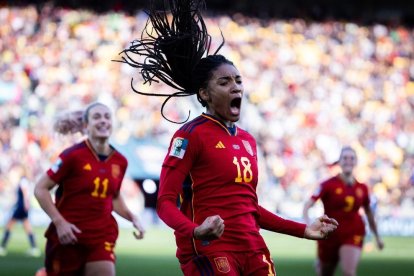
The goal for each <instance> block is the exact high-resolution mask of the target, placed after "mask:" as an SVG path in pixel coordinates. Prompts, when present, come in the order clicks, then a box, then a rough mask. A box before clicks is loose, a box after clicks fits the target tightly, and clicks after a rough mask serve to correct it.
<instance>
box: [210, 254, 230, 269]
mask: <svg viewBox="0 0 414 276" xmlns="http://www.w3.org/2000/svg"><path fill="white" fill-rule="evenodd" d="M214 263H215V264H216V267H217V270H218V271H220V272H221V273H228V272H230V264H229V261H228V260H227V257H217V258H214Z"/></svg>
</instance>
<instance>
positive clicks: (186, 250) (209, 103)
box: [123, 1, 337, 276]
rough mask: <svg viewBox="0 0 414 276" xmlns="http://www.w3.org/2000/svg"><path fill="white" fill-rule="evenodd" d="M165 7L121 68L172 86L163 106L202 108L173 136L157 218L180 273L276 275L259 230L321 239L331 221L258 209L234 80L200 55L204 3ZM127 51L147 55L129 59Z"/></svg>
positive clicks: (224, 63)
mask: <svg viewBox="0 0 414 276" xmlns="http://www.w3.org/2000/svg"><path fill="white" fill-rule="evenodd" d="M169 3H170V8H171V16H170V15H169V14H168V12H167V11H165V10H164V11H154V10H152V11H150V12H149V20H150V22H149V24H147V27H149V26H153V29H151V30H144V33H145V37H144V36H143V37H142V39H141V40H136V41H134V42H133V43H132V45H131V47H130V48H128V49H126V50H124V51H123V53H124V55H123V62H126V63H128V64H130V65H131V66H134V67H136V68H141V74H142V76H143V78H144V80H145V81H148V82H151V81H156V80H155V78H158V79H159V80H161V81H163V82H165V83H166V84H168V85H170V86H171V87H173V88H175V89H178V90H179V92H176V93H172V94H170V95H161V96H165V97H167V98H166V101H168V100H169V99H170V98H171V97H174V96H188V95H194V94H196V95H197V99H198V101H199V102H200V103H201V104H202V105H203V106H204V107H206V112H205V113H203V114H201V115H200V116H199V117H197V118H195V119H194V120H192V121H190V122H187V123H186V124H184V125H183V126H182V127H181V128H180V129H179V130H178V131H177V132H176V133H175V134H174V136H173V137H172V139H171V143H170V147H169V149H168V153H167V155H166V157H165V160H164V163H163V165H162V171H161V176H160V190H159V197H158V202H157V211H158V214H159V216H160V218H161V219H162V220H163V221H164V222H165V223H166V224H167V225H169V226H170V227H172V228H173V229H174V230H175V236H176V243H177V246H178V250H177V257H178V259H179V261H180V264H181V269H182V271H183V273H184V274H185V275H222V274H225V275H266V276H268V275H275V270H274V265H273V261H272V259H271V257H270V254H269V251H268V249H267V246H266V244H265V242H264V240H263V238H262V236H261V235H260V233H259V230H260V228H262V229H267V230H270V231H274V232H279V233H285V234H288V235H293V236H297V237H301V238H308V239H323V238H326V237H327V235H328V234H329V233H330V232H332V231H333V230H334V229H335V228H336V227H337V223H336V221H335V220H334V219H331V218H328V217H327V216H322V217H320V218H318V219H317V220H316V221H315V222H314V223H313V224H311V225H309V226H306V225H305V224H301V223H297V222H293V221H290V220H285V219H283V218H281V217H279V216H277V215H275V214H273V213H271V212H269V211H267V210H265V209H264V208H262V207H261V206H260V205H259V204H258V198H257V194H256V186H257V183H258V168H257V150H256V141H255V139H254V138H253V137H252V136H251V135H250V134H249V133H248V132H246V131H245V130H243V129H241V128H239V127H238V126H236V124H235V123H236V122H237V121H238V120H239V118H240V112H241V104H242V99H243V92H244V90H243V80H242V76H241V75H240V73H239V71H238V70H237V68H236V66H235V65H234V64H233V63H232V62H231V61H229V60H228V59H226V58H225V57H224V56H222V55H218V54H213V55H208V56H206V57H203V55H204V54H205V52H206V51H207V52H208V48H209V45H210V37H209V35H208V33H207V31H206V28H205V24H204V21H203V18H202V17H201V14H200V8H201V5H204V3H203V1H169ZM153 34H157V35H153ZM216 53H217V51H216ZM135 54H138V55H143V56H145V57H146V58H145V59H134V55H135ZM133 89H134V87H133ZM134 91H136V90H135V89H134ZM136 92H137V93H140V94H144V95H154V94H145V93H142V92H139V91H136ZM155 95H159V94H155ZM164 105H165V102H164V104H163V105H162V108H161V111H162V110H163V107H164ZM177 202H178V204H179V209H178V208H177Z"/></svg>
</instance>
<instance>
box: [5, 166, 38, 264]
mask: <svg viewBox="0 0 414 276" xmlns="http://www.w3.org/2000/svg"><path fill="white" fill-rule="evenodd" d="M19 171H20V172H21V175H20V180H19V184H18V186H17V197H16V202H15V204H14V210H13V214H12V216H11V217H10V219H9V221H8V222H7V224H6V226H5V230H4V234H3V238H2V240H1V244H0V256H6V254H7V251H6V248H7V244H8V242H9V239H10V236H11V232H12V229H13V227H14V225H15V224H16V222H18V221H21V222H22V224H23V228H24V231H25V232H26V234H27V237H28V239H29V242H30V249H29V250H28V251H27V254H28V255H30V256H33V257H39V256H40V250H39V248H37V246H36V239H35V236H34V234H33V230H32V225H31V223H30V221H29V211H30V199H31V195H32V193H31V192H30V190H31V188H30V186H31V185H33V184H32V183H30V182H29V181H30V180H29V178H28V175H27V171H26V170H25V169H24V168H23V167H19Z"/></svg>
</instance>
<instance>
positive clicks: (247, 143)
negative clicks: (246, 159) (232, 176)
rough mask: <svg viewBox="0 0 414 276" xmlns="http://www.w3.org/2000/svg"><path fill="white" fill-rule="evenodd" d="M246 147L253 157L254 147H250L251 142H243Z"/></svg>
mask: <svg viewBox="0 0 414 276" xmlns="http://www.w3.org/2000/svg"><path fill="white" fill-rule="evenodd" d="M242 142H243V145H244V147H245V148H246V150H247V152H248V153H249V154H250V155H251V156H253V149H252V146H251V145H250V143H249V141H246V140H242Z"/></svg>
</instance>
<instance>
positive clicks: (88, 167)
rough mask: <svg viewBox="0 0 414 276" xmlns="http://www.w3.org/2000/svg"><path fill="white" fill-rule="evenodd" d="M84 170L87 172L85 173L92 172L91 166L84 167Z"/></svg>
mask: <svg viewBox="0 0 414 276" xmlns="http://www.w3.org/2000/svg"><path fill="white" fill-rule="evenodd" d="M83 169H84V170H85V171H91V170H92V167H91V164H89V163H88V164H86V165H85V166H83Z"/></svg>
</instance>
